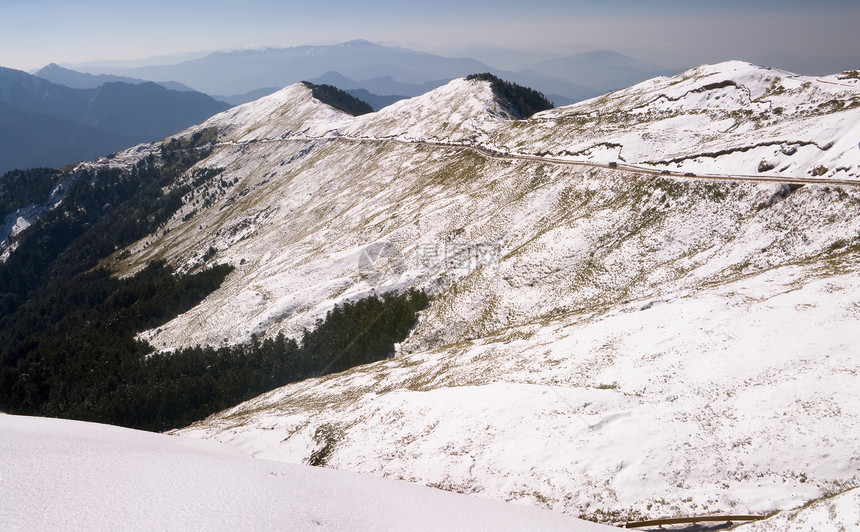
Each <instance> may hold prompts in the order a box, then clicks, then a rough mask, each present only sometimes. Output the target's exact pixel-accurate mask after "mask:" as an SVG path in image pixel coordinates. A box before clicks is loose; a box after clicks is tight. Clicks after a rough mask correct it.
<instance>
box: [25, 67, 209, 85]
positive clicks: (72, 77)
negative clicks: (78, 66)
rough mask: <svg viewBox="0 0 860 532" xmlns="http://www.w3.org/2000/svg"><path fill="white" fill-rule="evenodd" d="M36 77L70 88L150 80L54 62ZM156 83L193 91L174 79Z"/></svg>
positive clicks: (36, 74) (136, 82) (156, 82)
mask: <svg viewBox="0 0 860 532" xmlns="http://www.w3.org/2000/svg"><path fill="white" fill-rule="evenodd" d="M34 75H35V76H36V77H39V78H42V79H46V80H48V81H50V82H51V83H56V84H58V85H65V86H66V87H69V88H72V89H95V88H98V87H101V86H102V85H104V84H105V83H113V82H122V83H130V84H132V85H140V84H141V83H148V82H150V80H145V79H138V78H131V77H128V76H114V75H112V74H98V75H96V74H88V73H86V72H78V71H76V70H71V69H68V68H63V67H61V66H60V65H58V64H56V63H51V64H50V65H48V66H46V67H43V68H41V69H39V70H38V71H37V72H36V73H35V74H34ZM152 82H153V83H155V84H156V85H161V86H162V87H164V88H165V89H170V90H173V91H193V90H194V89H192V88H191V87H189V86H187V85H183V84H182V83H177V82H175V81H154V80H152Z"/></svg>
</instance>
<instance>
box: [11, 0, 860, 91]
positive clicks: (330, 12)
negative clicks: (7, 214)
mask: <svg viewBox="0 0 860 532" xmlns="http://www.w3.org/2000/svg"><path fill="white" fill-rule="evenodd" d="M0 8H2V12H3V17H2V19H0V65H2V66H5V67H8V68H15V69H21V70H27V71H33V70H36V69H39V68H41V67H43V66H45V65H46V64H48V63H51V62H56V63H60V64H67V65H76V64H80V63H85V62H91V61H98V62H105V61H107V60H123V61H128V60H141V59H146V58H152V57H154V56H165V55H172V54H182V53H195V52H206V51H215V50H222V51H227V50H237V49H245V48H261V47H288V46H297V45H305V44H334V43H339V42H344V41H348V40H351V39H367V40H370V41H373V42H378V43H384V44H398V45H401V46H405V47H408V48H412V49H415V50H421V51H428V52H433V53H438V54H442V55H448V56H469V57H474V58H475V59H478V60H481V61H484V62H486V63H488V64H491V65H493V66H498V67H500V68H512V69H514V68H519V67H520V66H522V65H524V64H527V63H528V62H529V61H530V60H534V59H546V58H549V57H552V56H553V55H559V56H561V55H571V54H576V53H582V52H588V51H593V50H601V49H611V50H614V51H617V52H620V53H623V54H626V55H630V56H632V57H635V58H636V59H639V60H641V61H646V62H651V63H654V64H658V65H660V66H663V67H667V68H685V67H689V66H695V65H698V64H702V63H715V62H719V61H723V60H726V59H743V60H747V61H751V62H755V63H768V64H773V65H774V66H783V67H788V68H791V67H794V68H795V69H798V70H799V69H801V68H800V67H802V68H803V69H805V70H810V69H812V70H814V69H815V68H816V66H817V67H818V68H821V69H825V70H828V69H833V68H840V69H844V68H849V67H852V66H856V63H857V57H858V56H860V53H858V50H860V34H858V32H856V31H855V30H856V27H857V25H858V23H860V4H858V3H857V2H855V1H841V0H840V1H836V0H829V1H823V2H814V3H810V2H800V1H794V0H790V1H780V2H777V1H772V0H764V1H760V2H746V1H743V2H742V1H735V0H731V1H726V2H698V1H696V2H688V1H680V0H663V1H659V2H647V3H646V2H635V1H632V0H618V1H608V2H584V1H567V0H536V1H535V2H529V3H523V2H507V1H501V2H500V1H492V2H491V1H488V0H479V1H473V2H455V1H451V0H438V1H435V2H420V3H419V2H400V1H397V2H395V1H389V0H384V1H375V2H362V3H356V2H348V1H344V0H333V1H329V2H325V3H311V2H281V1H273V0H252V1H242V2H239V1H234V0H221V1H215V2H212V1H206V2H204V1H200V0H183V1H180V2H175V1H170V2H168V1H166V0H155V1H151V2H135V3H127V2H121V3H120V2H108V1H106V0H89V1H85V2H69V1H63V0H35V1H32V2H16V1H9V0H3V1H2V2H0ZM500 48H502V49H515V50H517V51H518V52H533V53H535V54H537V55H530V54H523V53H505V52H504V51H503V50H499V49H500ZM183 57H185V56H180V57H179V58H160V59H158V60H156V61H151V63H168V62H171V61H174V62H175V61H178V60H179V59H181V58H183ZM780 62H784V63H786V64H779V63H780ZM807 73H815V74H824V73H828V72H807Z"/></svg>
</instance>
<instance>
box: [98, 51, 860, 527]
mask: <svg viewBox="0 0 860 532" xmlns="http://www.w3.org/2000/svg"><path fill="white" fill-rule="evenodd" d="M841 78H842V77H840V76H829V77H826V78H810V77H802V76H795V75H793V74H790V73H785V72H782V71H778V70H773V69H762V68H759V67H755V66H753V65H749V64H747V63H742V62H729V63H723V64H720V65H712V66H704V67H700V68H698V69H694V70H691V71H689V72H686V73H684V74H682V75H680V76H677V77H674V78H658V79H655V80H651V81H648V82H644V83H642V84H639V85H637V86H634V87H631V88H629V89H625V90H623V91H618V92H615V93H612V94H609V95H606V96H604V97H601V98H598V99H595V100H590V101H587V102H582V103H579V104H575V105H573V106H568V107H564V108H560V109H555V110H551V111H547V112H544V113H540V114H539V115H537V116H535V117H533V118H532V119H529V120H523V121H512V120H508V119H506V118H505V117H504V116H503V115H502V113H500V112H499V110H498V109H496V108H495V107H494V105H495V103H494V101H493V99H492V93H491V91H490V90H489V86H488V85H487V84H486V83H483V82H466V81H464V80H457V81H455V82H452V83H451V84H449V85H447V86H445V87H441V88H439V89H437V90H436V91H433V92H431V93H428V94H426V95H424V96H422V97H419V98H414V99H411V100H407V101H403V102H398V103H397V104H395V105H392V106H390V107H389V108H386V109H383V110H381V111H379V112H377V113H371V114H368V115H364V116H361V117H357V118H353V117H349V116H347V115H344V114H342V113H339V112H337V111H335V110H333V109H331V108H329V107H328V106H325V105H323V104H321V103H319V102H316V101H315V100H313V99H312V98H310V91H308V90H307V89H306V88H304V87H303V86H293V87H288V88H286V89H284V90H283V91H281V92H280V93H277V94H276V95H273V96H272V97H269V98H266V99H263V100H260V101H258V102H254V103H250V104H247V105H246V106H242V107H240V108H238V109H235V110H231V111H228V112H227V113H225V114H222V115H219V116H217V117H214V118H213V119H212V120H210V121H209V122H208V123H207V124H204V126H206V127H209V126H214V127H218V128H219V131H220V133H219V142H220V144H219V145H218V146H217V147H216V150H215V153H214V154H213V155H212V156H211V157H210V158H208V159H207V160H206V161H204V162H203V163H202V164H203V165H204V166H209V167H222V168H224V172H223V174H222V175H221V176H219V178H218V179H216V180H215V181H220V180H221V179H224V180H226V181H230V182H231V183H232V182H234V181H235V183H234V184H230V185H227V186H226V187H222V186H220V185H216V184H215V182H214V181H213V183H209V184H204V185H202V186H201V187H199V189H198V190H196V191H194V192H193V193H191V194H189V196H188V198H187V205H186V206H185V207H183V209H182V210H180V211H179V212H178V213H177V214H176V216H175V217H174V219H172V220H171V221H170V222H169V223H168V225H167V228H166V229H168V230H169V232H167V234H162V233H161V232H159V234H158V235H152V236H150V237H148V238H147V239H144V240H142V241H141V242H138V243H137V244H135V245H134V246H132V247H131V248H130V249H129V252H130V255H129V256H128V257H127V258H124V259H122V260H119V259H116V262H115V264H116V265H117V266H118V267H119V268H120V269H121V271H122V272H123V273H125V274H128V273H131V272H133V271H135V270H136V269H137V268H140V267H142V266H143V265H144V264H145V263H146V262H147V261H149V260H153V259H158V258H168V259H169V260H170V262H171V263H172V264H174V265H175V266H177V267H178V268H179V269H180V270H181V271H189V270H191V269H193V268H197V267H200V266H202V265H203V261H202V258H201V257H202V256H203V255H204V253H205V252H206V250H208V249H209V247H210V246H212V247H214V248H215V249H216V250H217V252H218V253H217V255H216V258H215V261H217V262H229V263H231V264H233V265H234V266H235V267H236V271H235V272H234V273H233V274H231V275H230V276H229V277H228V279H227V280H226V281H225V283H224V285H223V286H222V287H221V288H220V289H219V290H218V291H216V292H214V293H213V294H212V295H211V296H210V297H208V298H207V299H206V300H205V301H203V303H202V304H201V305H199V306H198V307H196V308H195V309H192V310H191V311H189V312H187V313H185V314H184V315H182V316H180V317H178V318H177V319H175V320H173V321H171V322H170V323H168V324H165V325H164V326H162V327H160V328H159V329H157V330H153V331H148V332H146V333H145V334H144V335H142V336H143V337H144V338H146V339H147V340H149V341H151V342H152V343H153V345H155V346H156V347H157V348H165V349H169V348H171V347H176V346H180V345H193V344H196V343H208V344H221V343H232V342H238V341H243V340H247V339H248V338H249V337H250V335H251V334H252V333H262V334H274V333H276V332H278V331H283V332H285V333H287V334H289V335H294V336H295V335H297V334H299V333H300V331H301V330H302V328H303V327H308V326H311V325H312V324H313V323H314V321H315V320H316V319H317V318H320V317H322V316H324V315H325V313H326V311H327V310H328V309H330V308H331V307H332V306H333V305H335V304H337V303H341V302H343V301H345V300H350V299H355V298H359V297H362V296H365V295H368V294H371V293H374V291H375V292H382V291H385V290H390V289H398V288H403V287H408V286H417V287H421V288H424V289H426V290H428V291H429V292H430V293H431V294H432V295H433V296H434V299H433V302H432V304H431V306H430V307H429V308H428V309H427V310H426V311H424V312H423V313H422V315H421V318H420V320H419V323H418V325H417V326H416V328H415V330H414V331H413V333H412V335H411V336H410V338H409V339H407V340H406V341H405V342H404V343H403V344H402V345H401V346H399V349H398V353H399V356H397V357H396V358H394V359H392V360H388V361H385V362H380V363H377V364H373V365H369V366H365V367H361V368H355V369H353V370H350V371H347V372H344V373H343V374H339V375H334V376H329V377H326V378H321V379H312V380H309V381H306V382H302V383H296V384H293V385H290V386H287V387H284V388H282V389H280V390H276V391H274V392H271V393H269V394H266V395H264V396H261V397H259V398H256V399H254V400H252V401H249V402H248V403H246V404H244V405H240V406H238V407H236V408H234V409H231V410H230V411H227V412H224V413H222V414H219V415H217V416H213V417H212V418H210V419H209V420H206V421H204V422H201V423H199V424H197V425H195V426H193V427H190V428H189V429H187V430H185V431H182V434H184V435H187V436H194V437H202V438H213V439H218V440H221V441H224V442H226V443H229V444H231V445H233V446H235V447H237V448H240V449H242V450H243V451H246V452H249V453H251V454H254V455H256V456H259V457H265V458H271V459H276V460H283V461H287V462H295V463H300V462H306V461H308V459H309V458H310V456H311V455H312V454H313V453H314V452H315V451H318V450H319V449H321V448H322V447H323V446H326V445H327V446H329V447H330V449H329V450H330V451H331V452H330V453H329V457H328V460H327V462H326V463H327V465H329V466H331V467H335V468H338V469H344V470H352V471H358V472H365V473H373V474H376V475H382V476H389V477H395V478H401V479H407V480H410V481H413V482H417V483H421V484H428V485H433V486H439V487H443V488H446V489H450V490H454V491H461V492H469V493H473V494H475V495H477V496H479V497H486V498H492V499H502V500H507V501H519V502H527V503H529V504H534V505H539V506H542V507H545V508H552V509H555V510H557V511H560V512H565V513H568V514H571V515H574V516H579V515H586V516H588V517H589V518H591V519H595V520H600V521H607V522H620V521H624V520H626V519H632V518H637V517H665V516H667V515H668V516H674V515H689V514H700V513H715V512H716V513H723V512H729V513H737V512H738V511H740V512H742V513H747V512H769V511H775V510H781V511H783V512H787V511H790V510H792V509H798V508H800V510H798V511H801V512H802V511H803V510H802V506H803V505H804V504H806V503H808V502H810V501H814V500H817V499H820V498H822V497H827V496H830V495H833V494H835V493H838V492H840V491H843V490H845V489H848V488H852V487H855V486H857V485H858V484H860V476H858V475H860V455H858V450H857V446H856V442H857V441H858V440H860V423H858V421H860V395H858V393H860V392H858V391H857V390H858V387H857V386H856V380H857V368H858V360H857V356H858V353H860V335H858V334H857V332H858V331H860V310H858V309H860V299H858V294H860V281H858V279H860V275H858V274H860V260H858V259H860V256H858V249H860V189H858V187H854V186H835V185H832V184H827V181H828V180H831V179H836V178H839V179H856V178H858V177H860V149H858V148H857V137H856V135H857V134H858V132H860V129H858V128H860V125H858V124H860V114H858V113H860V98H858V90H860V88H858V84H857V83H856V81H857V80H854V79H841ZM834 102H836V103H834ZM469 144H480V145H484V146H487V147H489V148H492V149H494V150H503V151H508V152H511V153H521V154H526V155H534V154H538V153H547V154H548V155H550V156H552V157H558V158H563V159H565V160H569V161H579V162H586V163H587V162H594V163H607V162H610V161H612V160H619V161H620V162H627V163H634V164H636V165H639V166H643V167H649V168H652V169H656V170H661V169H669V170H672V171H676V172H686V171H694V172H697V173H698V172H701V173H710V174H721V175H729V174H731V175H738V174H741V175H746V174H749V175H758V174H760V173H764V174H773V175H784V176H786V177H803V176H809V175H811V174H812V173H816V174H821V175H820V176H819V177H820V178H821V179H822V184H812V185H806V186H804V187H802V188H799V189H797V188H796V187H795V188H792V187H789V186H788V185H787V184H780V183H771V184H755V183H749V182H722V181H707V180H684V179H679V178H671V177H655V176H641V175H631V174H628V173H625V172H622V171H615V170H611V169H599V168H591V167H588V166H565V165H558V164H551V163H547V162H541V161H527V160H510V159H508V160H500V159H490V158H486V157H484V156H482V155H478V154H476V153H475V152H472V151H469V150H467V149H465V148H464V147H463V146H465V145H469ZM137 153H141V152H140V151H139V150H137V151H135V152H134V153H132V152H129V153H128V154H125V155H124V156H122V157H119V158H118V159H117V160H119V161H122V160H123V157H125V158H127V159H131V158H132V157H134V156H138V155H135V154H137ZM672 160H674V162H670V161H672ZM762 162H766V163H769V165H770V166H772V169H770V170H766V171H764V170H763V171H762V172H759V168H761V167H763V166H762V164H761V163H762ZM764 166H767V165H764ZM203 198H214V199H212V200H211V205H209V206H208V207H203V206H201V205H202V204H203ZM186 217H188V220H187V221H183V218H186ZM380 242H386V243H390V244H392V245H394V246H395V247H396V248H397V249H399V250H400V253H401V254H402V255H403V258H404V266H405V269H404V272H403V274H402V275H401V276H400V277H399V278H397V279H395V280H392V282H391V283H390V284H386V285H381V286H374V285H371V284H370V283H369V282H368V280H367V279H366V278H365V277H364V276H362V273H361V272H360V271H359V268H358V264H359V256H360V254H361V253H362V251H363V250H364V249H366V248H367V246H369V245H371V244H374V243H380ZM834 500H836V499H834ZM839 500H843V499H839ZM846 500H849V501H850V500H852V499H851V497H848V496H846ZM846 504H848V503H846Z"/></svg>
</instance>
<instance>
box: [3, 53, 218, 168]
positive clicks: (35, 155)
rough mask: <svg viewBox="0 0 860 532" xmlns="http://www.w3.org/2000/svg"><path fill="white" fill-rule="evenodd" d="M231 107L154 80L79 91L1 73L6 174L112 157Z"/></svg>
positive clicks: (12, 72) (17, 73)
mask: <svg viewBox="0 0 860 532" xmlns="http://www.w3.org/2000/svg"><path fill="white" fill-rule="evenodd" d="M55 72H56V69H55ZM81 79H83V78H81ZM229 107H230V105H229V104H226V103H224V102H219V101H217V100H215V99H213V98H212V97H210V96H207V95H205V94H201V93H198V92H191V91H177V90H169V89H166V88H164V87H163V86H160V85H157V84H155V83H151V82H140V83H136V84H132V83H125V82H118V81H111V82H108V83H103V84H101V85H100V86H98V87H96V88H87V89H76V88H70V87H67V86H64V85H59V84H56V83H52V82H50V81H48V80H45V79H42V78H40V77H37V76H33V75H31V74H27V73H26V72H22V71H20V70H12V69H8V68H0V173H2V172H5V171H7V170H11V169H13V168H31V167H35V166H52V167H58V166H63V165H66V164H70V163H73V162H77V161H80V160H83V159H91V158H94V157H97V156H99V155H107V154H109V153H112V152H114V151H117V150H119V149H122V148H126V147H128V146H131V145H134V144H137V143H139V142H146V141H152V140H157V139H161V138H164V137H166V136H168V135H171V134H173V133H176V132H178V131H181V130H182V129H184V128H186V127H188V126H190V125H193V124H195V123H199V122H201V121H202V120H205V119H206V118H208V117H210V116H212V115H213V114H216V113H218V112H220V111H223V110H225V109H228V108H229Z"/></svg>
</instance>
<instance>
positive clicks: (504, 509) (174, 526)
mask: <svg viewBox="0 0 860 532" xmlns="http://www.w3.org/2000/svg"><path fill="white" fill-rule="evenodd" d="M0 456H2V457H3V459H2V461H0V501H2V502H0V527H2V528H3V530H6V531H14V530H343V531H353V530H464V531H465V530H526V529H533V530H565V531H580V530H581V531H590V530H594V531H599V530H606V527H604V526H601V525H597V524H594V523H589V522H586V521H580V520H578V519H574V518H571V517H568V516H565V515H563V514H561V513H557V512H548V511H545V510H539V509H536V508H529V507H527V506H524V505H512V504H505V503H501V502H497V501H487V500H482V499H477V498H474V497H466V496H462V495H457V494H453V493H447V492H444V491H440V490H435V489H431V488H426V487H422V486H415V485H412V484H409V483H406V482H398V481H394V480H388V479H381V478H376V477H373V476H368V475H360V474H356V473H349V472H343V471H333V470H329V469H323V468H314V467H310V466H297V465H291V464H285V463H279V462H271V461H266V460H257V459H254V458H250V457H248V456H245V455H242V454H241V453H239V452H237V451H236V450H234V449H232V448H230V447H228V446H226V445H219V444H216V443H213V442H205V441H199V440H192V439H188V438H177V437H171V436H166V435H161V434H152V433H147V432H139V431H133V430H129V429H122V428H118V427H111V426H106V425H98V424H93V423H82V422H76V421H65V420H54V419H40V418H26V417H17V416H7V415H2V414H0Z"/></svg>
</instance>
